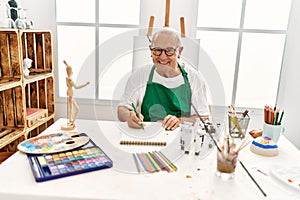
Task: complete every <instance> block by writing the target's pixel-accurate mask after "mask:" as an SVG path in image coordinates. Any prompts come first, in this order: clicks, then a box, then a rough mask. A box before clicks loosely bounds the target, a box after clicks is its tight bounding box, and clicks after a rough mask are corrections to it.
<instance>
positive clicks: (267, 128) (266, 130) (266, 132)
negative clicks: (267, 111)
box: [262, 123, 285, 143]
mask: <svg viewBox="0 0 300 200" xmlns="http://www.w3.org/2000/svg"><path fill="white" fill-rule="evenodd" d="M284 132H285V127H284V126H283V125H279V124H278V125H273V124H267V123H264V124H263V131H262V136H264V137H268V138H270V139H272V140H273V141H274V142H275V143H277V142H278V140H279V138H280V135H282V134H284Z"/></svg>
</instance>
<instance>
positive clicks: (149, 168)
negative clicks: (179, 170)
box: [140, 153, 155, 173]
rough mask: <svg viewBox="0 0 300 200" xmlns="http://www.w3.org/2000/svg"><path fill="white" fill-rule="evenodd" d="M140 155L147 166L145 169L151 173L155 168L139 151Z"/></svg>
mask: <svg viewBox="0 0 300 200" xmlns="http://www.w3.org/2000/svg"><path fill="white" fill-rule="evenodd" d="M140 156H141V158H142V160H143V162H144V163H145V165H146V166H147V171H148V172H151V173H153V172H155V169H154V168H153V167H152V165H151V164H150V162H149V161H148V159H147V158H146V156H145V154H144V153H140Z"/></svg>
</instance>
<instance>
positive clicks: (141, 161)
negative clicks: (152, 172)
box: [136, 153, 147, 171]
mask: <svg viewBox="0 0 300 200" xmlns="http://www.w3.org/2000/svg"><path fill="white" fill-rule="evenodd" d="M136 157H137V158H138V160H139V161H140V163H141V164H142V167H143V168H144V171H147V166H146V164H145V163H144V161H143V159H142V158H141V157H140V156H139V154H138V153H136Z"/></svg>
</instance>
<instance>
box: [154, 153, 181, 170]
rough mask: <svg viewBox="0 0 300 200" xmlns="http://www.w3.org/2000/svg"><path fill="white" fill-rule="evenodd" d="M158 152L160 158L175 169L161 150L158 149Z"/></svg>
mask: <svg viewBox="0 0 300 200" xmlns="http://www.w3.org/2000/svg"><path fill="white" fill-rule="evenodd" d="M158 154H159V155H160V156H161V158H162V159H164V160H165V161H166V163H168V165H169V166H170V167H171V168H172V169H173V170H174V171H177V167H176V166H175V165H174V164H173V163H172V162H171V161H170V160H169V159H168V158H167V157H166V156H165V155H164V154H163V153H162V152H161V151H159V152H158Z"/></svg>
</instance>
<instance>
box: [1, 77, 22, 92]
mask: <svg viewBox="0 0 300 200" xmlns="http://www.w3.org/2000/svg"><path fill="white" fill-rule="evenodd" d="M18 86H21V81H20V80H13V79H12V80H3V79H0V91H4V90H8V89H11V88H14V87H18Z"/></svg>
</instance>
